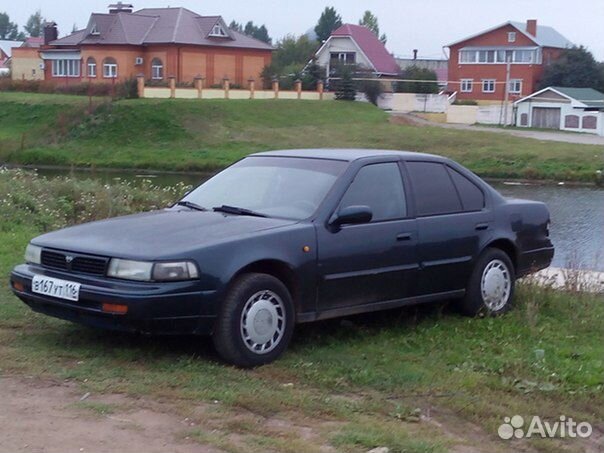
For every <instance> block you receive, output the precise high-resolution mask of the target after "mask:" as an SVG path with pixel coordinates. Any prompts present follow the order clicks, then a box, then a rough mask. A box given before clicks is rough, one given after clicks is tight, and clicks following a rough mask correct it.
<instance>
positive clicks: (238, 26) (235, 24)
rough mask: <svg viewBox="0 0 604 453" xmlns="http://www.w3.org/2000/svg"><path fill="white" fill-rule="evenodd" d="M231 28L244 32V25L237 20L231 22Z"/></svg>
mask: <svg viewBox="0 0 604 453" xmlns="http://www.w3.org/2000/svg"><path fill="white" fill-rule="evenodd" d="M229 28H230V29H231V30H235V31H238V32H239V33H243V25H241V24H240V23H239V22H237V21H234V20H233V21H231V23H230V24H229Z"/></svg>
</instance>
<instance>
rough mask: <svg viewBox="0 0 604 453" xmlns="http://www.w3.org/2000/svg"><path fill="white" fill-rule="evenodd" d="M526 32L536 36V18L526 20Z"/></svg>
mask: <svg viewBox="0 0 604 453" xmlns="http://www.w3.org/2000/svg"><path fill="white" fill-rule="evenodd" d="M526 32H527V33H528V34H529V35H531V36H537V20H536V19H529V20H527V21H526Z"/></svg>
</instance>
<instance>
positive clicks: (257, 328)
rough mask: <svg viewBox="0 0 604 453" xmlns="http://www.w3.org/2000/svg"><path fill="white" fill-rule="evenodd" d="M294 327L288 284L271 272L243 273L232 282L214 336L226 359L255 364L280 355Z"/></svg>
mask: <svg viewBox="0 0 604 453" xmlns="http://www.w3.org/2000/svg"><path fill="white" fill-rule="evenodd" d="M293 328H294V308H293V303H292V299H291V295H290V294H289V291H288V290H287V288H286V287H285V285H284V284H283V283H282V282H281V281H280V280H278V279H277V278H275V277H273V276H271V275H267V274H258V273H253V274H244V275H242V276H240V277H238V278H237V280H236V281H235V282H234V283H233V284H232V285H231V288H230V290H229V292H228V294H227V296H226V298H225V300H224V302H223V305H222V309H221V313H220V315H219V317H218V320H217V323H216V327H215V329H214V334H213V337H212V339H213V342H214V346H215V348H216V350H217V351H218V353H219V354H220V356H221V357H222V358H223V359H224V360H225V361H226V362H228V363H231V364H233V365H237V366H240V367H254V366H258V365H263V364H266V363H269V362H272V361H273V360H275V359H276V358H277V357H279V356H280V355H281V354H282V353H283V351H285V349H286V348H287V345H288V343H289V340H290V339H291V336H292V333H293Z"/></svg>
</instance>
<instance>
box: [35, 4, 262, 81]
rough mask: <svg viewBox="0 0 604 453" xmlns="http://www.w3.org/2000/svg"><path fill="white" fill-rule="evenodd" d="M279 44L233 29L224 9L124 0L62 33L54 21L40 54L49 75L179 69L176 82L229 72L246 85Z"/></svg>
mask: <svg viewBox="0 0 604 453" xmlns="http://www.w3.org/2000/svg"><path fill="white" fill-rule="evenodd" d="M53 27H54V28H53ZM272 51H273V47H272V46H270V45H269V44H267V43H264V42H262V41H259V40H257V39H254V38H251V37H249V36H246V35H244V34H242V33H238V32H236V31H234V30H230V29H229V28H228V27H227V26H226V24H225V22H224V20H223V19H222V17H220V16H201V15H199V14H196V13H194V12H193V11H190V10H188V9H186V8H144V9H141V10H138V11H134V12H133V11H132V5H126V4H122V3H118V4H117V5H111V6H110V10H109V13H108V14H100V13H93V14H92V15H91V16H90V20H89V21H88V25H87V27H86V28H84V29H82V30H78V31H76V32H74V33H72V34H70V35H68V36H65V37H63V38H60V39H57V31H56V25H54V24H50V26H48V27H47V28H46V29H45V45H44V46H43V47H42V49H41V56H42V59H43V60H44V73H45V80H53V81H57V82H62V83H69V82H71V81H82V80H90V81H92V82H108V81H116V80H124V79H127V78H130V77H136V76H137V75H139V74H144V76H145V78H146V79H147V80H153V81H162V80H166V79H167V78H168V77H170V76H174V77H175V78H176V82H192V81H193V79H194V78H195V77H196V76H198V75H200V76H202V77H204V78H205V84H206V86H210V85H214V84H220V83H222V81H223V79H225V78H228V79H229V80H230V81H231V83H232V84H235V83H236V84H239V85H246V84H247V81H248V79H250V78H255V79H257V78H258V77H259V75H260V72H261V71H262V69H263V68H264V66H265V65H267V64H270V62H271V56H272Z"/></svg>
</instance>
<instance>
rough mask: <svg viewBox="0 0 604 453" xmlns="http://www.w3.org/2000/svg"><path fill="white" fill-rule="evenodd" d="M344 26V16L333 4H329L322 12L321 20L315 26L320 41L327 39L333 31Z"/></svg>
mask: <svg viewBox="0 0 604 453" xmlns="http://www.w3.org/2000/svg"><path fill="white" fill-rule="evenodd" d="M341 26H342V16H340V15H339V14H338V12H337V11H336V9H335V8H334V7H333V6H328V7H327V8H325V9H324V10H323V13H321V17H320V18H319V22H317V25H316V27H315V33H316V34H317V39H318V40H319V42H323V41H325V40H326V39H327V38H329V36H330V35H331V32H332V31H334V30H335V29H337V28H339V27H341Z"/></svg>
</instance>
